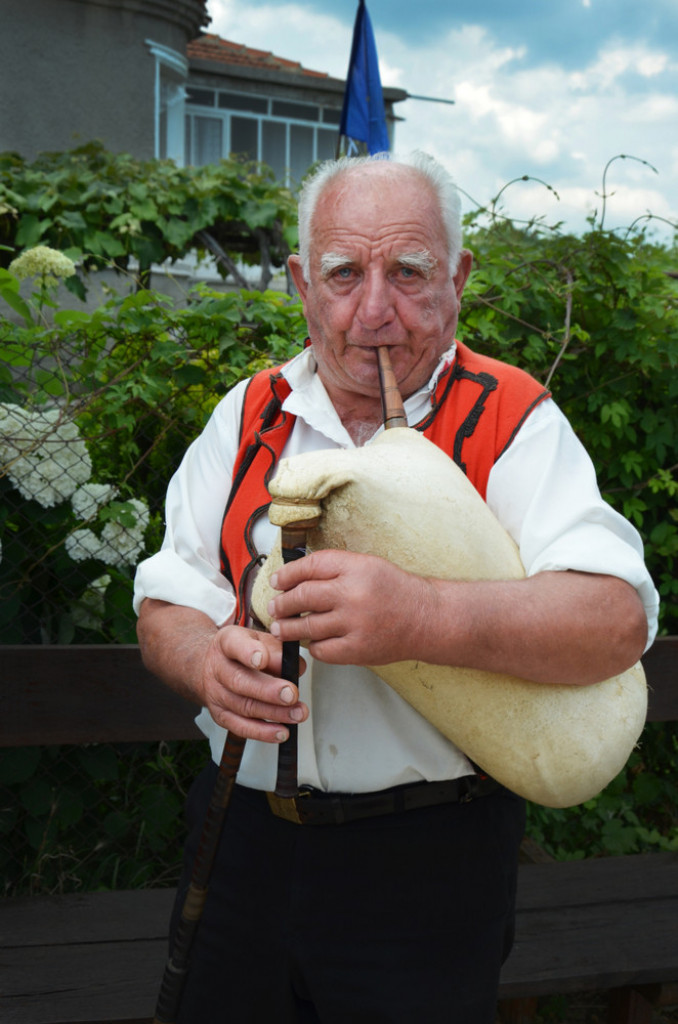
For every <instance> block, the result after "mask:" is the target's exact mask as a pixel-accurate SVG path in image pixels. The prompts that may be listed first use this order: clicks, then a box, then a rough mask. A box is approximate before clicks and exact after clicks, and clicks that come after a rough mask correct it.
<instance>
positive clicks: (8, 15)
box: [0, 0, 205, 160]
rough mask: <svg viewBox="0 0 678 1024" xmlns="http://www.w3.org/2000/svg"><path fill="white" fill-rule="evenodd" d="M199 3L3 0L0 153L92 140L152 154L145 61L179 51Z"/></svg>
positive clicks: (150, 87)
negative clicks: (160, 52) (157, 50)
mask: <svg viewBox="0 0 678 1024" xmlns="http://www.w3.org/2000/svg"><path fill="white" fill-rule="evenodd" d="M204 21H205V17H204V0H3V2H2V31H1V32H0V95H2V97H3V100H2V103H1V104H0V151H6V150H14V151H17V152H19V153H21V155H22V156H24V157H26V158H27V159H29V160H31V159H33V158H34V157H35V156H36V154H37V153H39V152H44V151H49V150H52V151H54V150H64V149H70V148H72V147H74V146H78V145H81V144H83V143H86V142H89V141H91V140H92V139H99V140H101V141H102V142H103V143H104V145H105V146H106V148H108V149H110V150H112V151H113V152H128V153H131V154H132V155H134V156H136V157H139V158H142V159H145V158H150V157H152V156H153V155H154V144H155V69H156V62H155V58H154V57H153V55H152V54H151V52H150V50H149V47H148V46H147V45H146V43H145V40H147V39H151V40H153V42H155V43H159V44H161V45H162V46H165V47H168V48H169V49H171V50H174V51H176V52H177V53H179V54H181V55H185V53H186V44H187V42H188V41H189V40H190V39H192V38H194V37H195V36H196V35H197V34H198V33H199V32H200V30H201V28H202V27H203V25H204Z"/></svg>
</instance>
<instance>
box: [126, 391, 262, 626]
mask: <svg viewBox="0 0 678 1024" xmlns="http://www.w3.org/2000/svg"><path fill="white" fill-rule="evenodd" d="M244 386H245V385H244V384H241V385H237V386H236V387H235V388H234V389H233V390H232V391H230V392H229V393H228V395H227V396H226V397H225V398H224V399H222V401H221V402H220V403H219V405H218V406H217V407H216V408H215V410H214V412H213V413H212V416H211V417H210V419H209V421H208V423H207V425H206V427H205V429H204V430H203V432H202V434H200V436H199V437H198V438H196V440H195V441H193V443H192V444H191V445H190V446H189V448H188V449H187V451H186V453H185V455H184V457H183V459H182V461H181V465H180V466H179V468H178V469H177V471H176V473H175V474H174V476H173V477H172V479H171V480H170V483H169V486H168V489H167V498H166V502H165V537H164V540H163V543H162V547H161V549H160V551H158V552H157V554H155V555H152V556H151V557H150V558H147V559H146V560H145V561H143V562H141V563H140V564H139V566H138V568H137V571H136V575H135V579H134V610H135V611H136V613H137V614H138V613H139V608H140V607H141V603H142V601H143V600H144V598H146V597H151V598H155V599H157V600H159V601H168V602H170V603H171V604H177V605H184V606H187V607H189V608H196V609H198V610H199V611H203V612H205V614H206V615H208V616H209V617H210V618H211V619H212V621H213V622H214V623H215V624H216V625H217V626H222V625H225V624H226V623H228V622H229V621H231V620H232V618H233V615H234V612H235V597H234V594H233V589H232V587H231V585H230V584H229V582H228V580H226V579H225V577H224V576H223V575H222V573H221V569H220V556H219V543H220V537H221V522H222V518H223V514H224V510H225V508H226V502H227V500H228V496H229V492H230V489H231V480H232V475H233V464H234V461H235V456H236V452H237V439H238V433H239V420H240V410H241V405H242V394H243V389H244Z"/></svg>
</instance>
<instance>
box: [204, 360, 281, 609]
mask: <svg viewBox="0 0 678 1024" xmlns="http://www.w3.org/2000/svg"><path fill="white" fill-rule="evenodd" d="M281 379H282V374H281V373H277V374H275V375H272V376H271V377H270V378H269V386H270V389H271V393H272V395H271V399H270V401H269V402H268V403H267V405H266V406H265V407H264V409H263V411H262V412H261V414H260V416H259V418H260V420H261V428H260V430H255V431H254V441H253V442H251V444H249V445H248V446H247V450H246V452H245V454H244V456H243V458H242V461H241V463H240V465H239V466H238V470H237V472H236V474H235V476H234V477H233V483H232V484H231V491H230V494H229V496H228V502H227V503H226V508H225V509H224V514H223V516H222V517H221V531H220V534H219V556H220V559H221V572H222V575H223V576H225V578H226V579H227V580H228V582H229V583H230V584H231V586H232V587H233V589H234V590H236V589H238V591H240V588H236V586H235V582H234V580H233V573H232V572H231V566H230V563H229V560H228V556H227V555H226V551H225V550H224V546H223V542H222V537H223V532H224V519H225V518H226V516H227V515H228V512H229V510H230V507H231V505H232V504H233V500H234V498H235V496H236V494H237V492H238V488H239V487H240V485H241V483H242V482H243V480H244V479H245V476H246V475H247V473H248V472H249V470H250V467H251V465H252V463H253V462H254V460H255V458H256V456H257V455H258V453H259V451H260V449H261V448H262V447H263V448H267V449H268V451H269V452H270V454H271V465H270V466H269V468H268V470H267V472H266V475H265V478H264V479H265V480H269V479H270V476H271V472H272V470H273V467H274V465H275V452H274V451H273V450H272V449H271V448H270V447H269V446H268V445H267V444H266V443H265V442H264V441H263V440H262V434H264V433H265V432H266V431H268V430H271V429H272V428H273V427H276V426H282V425H283V424H284V423H285V420H286V418H287V414H286V413H283V416H282V419H280V421H279V423H277V422H276V420H278V418H279V416H280V410H281V407H282V401H281V400H280V398H279V397H278V394H277V392H276V390H275V388H276V384H277V383H278V381H280V380H281ZM251 383H252V381H251V380H250V381H249V383H248V384H247V388H246V389H245V397H244V400H243V404H242V409H241V412H240V436H239V442H241V441H242V433H243V427H244V414H245V408H246V402H247V392H248V391H249V388H250V384H251ZM269 504H270V502H269ZM267 508H268V504H267V505H262V506H261V508H259V509H257V510H256V512H254V513H253V515H252V516H251V517H250V519H249V520H248V527H247V533H246V536H245V543H246V545H247V549H248V551H249V552H250V554H252V553H253V550H254V549H253V547H252V545H251V539H250V532H251V528H252V525H253V521H254V516H257V515H260V514H261V513H262V512H264V511H265V510H266V509H267ZM251 569H252V563H250V565H249V566H248V567H247V570H246V572H245V573H243V579H244V578H245V577H246V575H247V573H249V572H250V571H251ZM240 607H241V608H242V607H243V605H242V603H241V604H240Z"/></svg>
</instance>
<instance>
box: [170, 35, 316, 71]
mask: <svg viewBox="0 0 678 1024" xmlns="http://www.w3.org/2000/svg"><path fill="white" fill-rule="evenodd" d="M187 53H188V56H189V58H193V59H194V60H210V61H216V62H217V63H219V64H239V65H240V66H244V67H251V68H261V69H262V70H266V71H288V72H290V73H292V74H295V75H308V76H310V77H312V78H329V75H328V74H327V73H326V72H325V71H311V70H309V69H308V68H305V67H303V65H301V64H299V63H298V61H293V60H286V59H285V58H284V57H277V56H276V55H275V54H274V53H271V52H270V50H254V49H252V47H250V46H243V45H242V44H241V43H232V42H231V41H230V40H228V39H222V38H221V37H220V36H217V35H214V34H212V33H210V32H205V33H203V35H201V36H198V38H197V39H193V40H192V41H191V42H190V43H189V44H188V48H187Z"/></svg>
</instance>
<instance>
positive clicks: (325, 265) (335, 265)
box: [320, 252, 351, 281]
mask: <svg viewBox="0 0 678 1024" xmlns="http://www.w3.org/2000/svg"><path fill="white" fill-rule="evenodd" d="M350 266H351V257H350V256H345V255H344V254H343V253H341V252H324V253H323V254H322V256H321V257H320V273H321V274H322V277H323V280H325V281H326V280H327V278H328V277H330V276H331V275H332V274H333V273H334V271H335V270H339V268H340V267H350Z"/></svg>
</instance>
